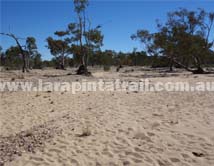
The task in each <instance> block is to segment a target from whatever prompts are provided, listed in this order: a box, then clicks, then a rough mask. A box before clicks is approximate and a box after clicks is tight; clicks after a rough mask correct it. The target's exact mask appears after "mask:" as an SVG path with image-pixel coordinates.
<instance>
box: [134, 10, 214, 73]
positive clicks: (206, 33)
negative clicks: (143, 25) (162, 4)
mask: <svg viewBox="0 0 214 166" xmlns="http://www.w3.org/2000/svg"><path fill="white" fill-rule="evenodd" d="M213 23H214V13H207V12H205V11H204V10H202V9H199V10H198V11H188V10H186V9H179V10H177V11H174V12H170V13H168V17H167V21H166V23H165V24H163V25H162V24H159V23H158V24H157V27H158V32H157V33H153V34H150V33H149V32H148V31H146V30H138V31H137V33H136V34H134V35H132V36H131V37H132V39H139V40H140V41H141V42H142V43H143V44H144V45H145V46H146V49H147V52H152V53H153V54H157V55H161V56H165V57H167V58H168V59H169V61H170V63H169V64H170V70H172V65H173V63H175V64H177V65H180V66H182V67H183V68H185V69H186V70H188V71H191V72H193V73H206V72H205V71H204V70H203V68H202V65H203V64H204V60H205V58H206V55H207V54H210V49H211V47H212V45H213V42H214V41H209V38H210V34H211V33H210V32H211V29H212V28H213ZM191 66H193V67H194V68H196V69H191V68H190V67H191Z"/></svg>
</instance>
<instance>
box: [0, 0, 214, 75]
mask: <svg viewBox="0 0 214 166" xmlns="http://www.w3.org/2000/svg"><path fill="white" fill-rule="evenodd" d="M73 3H74V11H75V13H76V17H77V21H76V22H71V23H69V24H68V25H67V26H65V28H64V29H62V30H58V31H56V32H54V33H53V35H54V37H52V36H50V37H47V39H46V42H47V46H46V47H47V48H48V49H49V50H50V53H51V54H52V55H53V58H52V59H51V60H49V61H47V60H44V61H43V60H42V59H41V56H42V55H41V54H40V53H39V52H38V50H37V44H36V39H35V38H34V37H27V38H26V39H25V44H24V45H22V44H20V41H19V38H18V37H16V36H15V35H14V34H8V33H0V34H1V35H5V36H8V37H11V38H12V39H14V40H15V42H16V46H11V47H10V48H8V49H7V50H6V51H2V48H1V47H0V56H1V58H0V65H2V66H4V67H5V68H7V69H22V71H23V72H25V71H29V70H30V69H33V68H43V67H55V68H57V69H63V70H64V69H66V67H74V66H75V67H78V70H77V74H85V75H89V74H90V72H89V71H88V66H89V65H90V66H92V67H93V66H95V65H100V66H101V65H102V66H104V69H106V70H108V69H109V68H110V66H112V65H115V66H122V65H130V66H151V67H169V71H172V70H173V68H174V67H181V68H184V69H186V70H187V71H190V72H192V73H195V74H204V73H207V71H205V70H204V67H206V66H213V65H214V52H213V44H214V36H213V25H214V13H209V12H206V11H205V10H203V9H198V10H196V11H189V10H187V9H184V8H180V9H178V10H176V11H173V12H169V13H168V14H167V20H166V22H165V23H161V22H160V21H157V32H155V33H151V32H149V31H148V30H145V29H140V30H137V32H136V33H134V34H133V35H131V39H132V40H138V41H140V43H142V45H144V47H145V50H144V51H137V49H136V48H134V49H133V51H132V52H126V53H124V52H115V51H114V50H105V51H102V50H101V47H102V46H103V39H104V35H103V34H102V26H101V25H97V26H95V27H92V21H91V20H90V18H89V17H88V16H87V15H86V9H87V7H88V5H89V2H88V0H74V1H73Z"/></svg>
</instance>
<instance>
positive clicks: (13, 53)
mask: <svg viewBox="0 0 214 166" xmlns="http://www.w3.org/2000/svg"><path fill="white" fill-rule="evenodd" d="M22 63H23V61H22V54H21V51H20V49H19V47H18V46H15V47H14V46H12V47H10V48H8V49H7V50H6V52H5V67H6V68H8V69H21V68H22V65H23V64H22Z"/></svg>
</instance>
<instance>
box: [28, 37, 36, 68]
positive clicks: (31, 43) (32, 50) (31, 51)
mask: <svg viewBox="0 0 214 166" xmlns="http://www.w3.org/2000/svg"><path fill="white" fill-rule="evenodd" d="M26 50H27V55H26V63H27V68H28V69H29V68H30V61H31V60H32V58H33V56H34V55H35V54H36V55H35V56H37V55H38V53H37V45H36V39H35V38H34V37H27V39H26Z"/></svg>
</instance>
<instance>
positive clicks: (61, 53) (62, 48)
mask: <svg viewBox="0 0 214 166" xmlns="http://www.w3.org/2000/svg"><path fill="white" fill-rule="evenodd" d="M55 35H57V36H59V37H62V36H64V35H65V34H64V33H63V32H55ZM47 42H48V48H49V49H50V52H51V54H52V55H54V56H55V58H56V59H58V60H59V62H58V64H57V66H58V68H60V69H65V57H66V56H68V55H69V54H70V50H71V49H70V47H69V45H68V42H67V41H65V40H61V39H53V38H52V37H48V38H47Z"/></svg>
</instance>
